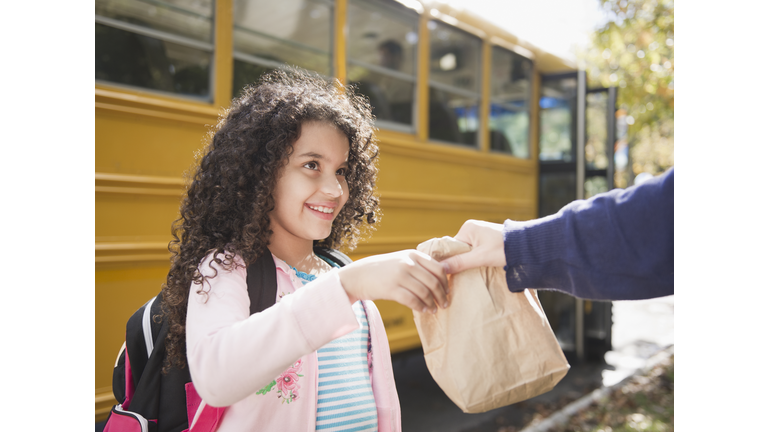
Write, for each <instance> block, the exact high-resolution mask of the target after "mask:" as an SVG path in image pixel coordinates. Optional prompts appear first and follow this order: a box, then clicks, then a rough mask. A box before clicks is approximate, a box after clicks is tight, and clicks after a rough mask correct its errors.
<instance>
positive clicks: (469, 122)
mask: <svg viewBox="0 0 768 432" xmlns="http://www.w3.org/2000/svg"><path fill="white" fill-rule="evenodd" d="M429 30H430V65H429V70H430V72H429V138H430V139H433V140H440V141H446V142H450V143H456V144H464V145H468V146H477V129H478V118H479V117H478V105H479V103H480V77H481V75H480V66H481V64H482V62H481V56H480V54H481V47H482V42H481V41H480V39H479V38H477V37H475V36H472V35H470V34H468V33H465V32H463V31H461V30H458V29H456V28H453V27H450V26H448V25H446V24H443V23H441V22H437V21H430V22H429Z"/></svg>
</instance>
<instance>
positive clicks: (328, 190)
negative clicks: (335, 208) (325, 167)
mask: <svg viewBox="0 0 768 432" xmlns="http://www.w3.org/2000/svg"><path fill="white" fill-rule="evenodd" d="M321 191H322V192H323V193H324V194H326V195H328V196H331V197H333V198H338V197H340V196H342V195H344V187H343V186H342V185H341V183H340V182H339V178H338V177H337V176H336V173H333V174H331V175H327V176H324V177H323V184H322V185H321Z"/></svg>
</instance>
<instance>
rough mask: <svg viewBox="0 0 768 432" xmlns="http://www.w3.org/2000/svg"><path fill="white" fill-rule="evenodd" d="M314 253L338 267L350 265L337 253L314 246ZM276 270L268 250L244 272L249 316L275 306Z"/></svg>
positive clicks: (346, 259) (344, 257)
mask: <svg viewBox="0 0 768 432" xmlns="http://www.w3.org/2000/svg"><path fill="white" fill-rule="evenodd" d="M314 252H315V254H317V255H318V256H321V257H324V258H327V259H329V260H331V261H333V262H335V263H336V264H338V265H339V267H344V266H345V265H347V264H350V263H351V262H352V260H351V259H350V258H349V257H348V256H346V255H344V254H343V253H341V252H339V251H337V250H336V249H330V248H327V247H323V246H315V247H314ZM276 272H277V268H276V267H275V261H274V260H273V259H272V252H270V251H269V250H268V249H267V250H265V251H264V253H263V254H261V256H259V257H258V258H256V261H254V262H253V264H251V265H249V266H248V269H247V270H246V278H245V281H246V283H247V284H248V297H250V299H251V315H253V314H255V313H257V312H261V311H263V310H264V309H267V308H268V307H271V306H272V305H274V304H275V298H276V297H277V274H276Z"/></svg>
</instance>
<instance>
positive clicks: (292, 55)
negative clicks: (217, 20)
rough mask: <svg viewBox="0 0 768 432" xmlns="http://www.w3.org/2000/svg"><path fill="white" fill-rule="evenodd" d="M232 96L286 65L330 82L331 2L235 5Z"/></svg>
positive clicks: (240, 0) (262, 0)
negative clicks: (313, 73)
mask: <svg viewBox="0 0 768 432" xmlns="http://www.w3.org/2000/svg"><path fill="white" fill-rule="evenodd" d="M233 21H234V30H233V34H232V37H233V42H234V52H233V57H234V63H233V69H234V70H233V83H232V93H233V96H235V95H237V94H239V93H240V91H241V90H242V88H243V87H244V86H245V85H247V84H250V83H253V82H255V81H257V80H258V79H259V77H260V76H261V74H262V73H264V72H265V71H268V70H271V69H274V68H278V67H281V66H283V65H285V64H288V65H295V66H299V67H302V68H305V69H309V70H312V71H315V72H318V73H320V74H322V75H326V76H331V75H332V74H333V72H332V69H331V53H332V34H333V2H332V1H331V0H281V1H279V2H275V1H271V0H234V2H233Z"/></svg>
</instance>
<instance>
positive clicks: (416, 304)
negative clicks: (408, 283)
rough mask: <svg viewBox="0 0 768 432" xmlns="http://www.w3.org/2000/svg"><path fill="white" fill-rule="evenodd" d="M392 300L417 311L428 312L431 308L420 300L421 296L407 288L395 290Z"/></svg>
mask: <svg viewBox="0 0 768 432" xmlns="http://www.w3.org/2000/svg"><path fill="white" fill-rule="evenodd" d="M392 300H394V301H396V302H398V303H400V304H401V305H403V306H406V307H409V308H411V309H413V310H415V311H419V312H426V311H427V310H429V307H428V306H427V305H426V304H425V303H424V302H423V301H422V300H421V299H420V298H419V296H417V295H416V294H414V293H413V291H411V290H409V289H407V288H403V287H398V289H396V290H394V293H393V295H392ZM433 307H434V306H433Z"/></svg>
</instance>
